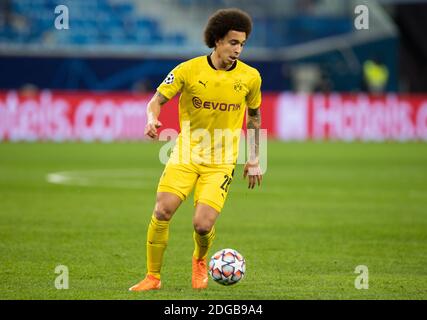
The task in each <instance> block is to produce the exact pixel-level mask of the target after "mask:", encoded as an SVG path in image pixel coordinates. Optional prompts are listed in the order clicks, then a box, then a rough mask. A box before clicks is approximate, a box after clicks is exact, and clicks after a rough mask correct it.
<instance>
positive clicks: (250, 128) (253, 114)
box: [243, 108, 262, 189]
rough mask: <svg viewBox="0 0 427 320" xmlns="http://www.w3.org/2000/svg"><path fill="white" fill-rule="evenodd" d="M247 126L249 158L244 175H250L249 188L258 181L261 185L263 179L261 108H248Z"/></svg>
mask: <svg viewBox="0 0 427 320" xmlns="http://www.w3.org/2000/svg"><path fill="white" fill-rule="evenodd" d="M246 128H247V132H246V136H247V141H248V148H249V160H248V161H247V162H246V165H245V168H244V170H243V177H244V178H246V176H248V179H249V184H248V188H250V189H253V188H254V187H255V182H258V186H259V185H260V184H261V181H262V174H261V169H260V166H259V136H260V135H259V131H260V128H261V112H260V109H259V108H256V109H251V108H248V114H247V123H246Z"/></svg>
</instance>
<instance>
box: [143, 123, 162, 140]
mask: <svg viewBox="0 0 427 320" xmlns="http://www.w3.org/2000/svg"><path fill="white" fill-rule="evenodd" d="M161 126H162V123H161V122H160V121H159V120H157V119H153V120H151V121H148V122H147V124H146V125H145V129H144V134H145V135H146V136H148V137H150V138H152V139H156V138H157V129H158V128H160V127H161Z"/></svg>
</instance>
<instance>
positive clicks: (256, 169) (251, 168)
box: [243, 161, 262, 189]
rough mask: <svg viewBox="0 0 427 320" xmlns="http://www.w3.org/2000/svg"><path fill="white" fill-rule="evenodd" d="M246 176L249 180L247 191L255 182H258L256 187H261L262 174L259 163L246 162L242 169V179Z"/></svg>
mask: <svg viewBox="0 0 427 320" xmlns="http://www.w3.org/2000/svg"><path fill="white" fill-rule="evenodd" d="M246 176H247V177H248V179H249V181H248V182H249V183H248V189H253V188H254V187H255V182H258V186H260V185H261V181H262V174H261V168H260V166H259V163H258V162H256V163H251V162H249V161H248V162H246V164H245V167H244V169H243V179H246Z"/></svg>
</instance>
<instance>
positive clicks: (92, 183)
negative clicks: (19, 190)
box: [46, 168, 162, 189]
mask: <svg viewBox="0 0 427 320" xmlns="http://www.w3.org/2000/svg"><path fill="white" fill-rule="evenodd" d="M161 173H162V171H161V169H158V168H156V169H154V168H149V169H96V170H84V171H61V172H52V173H49V174H47V175H46V181H47V182H49V183H53V184H59V185H67V186H80V187H104V188H123V189H144V188H154V187H155V184H156V183H157V181H158V179H159V178H160V175H161Z"/></svg>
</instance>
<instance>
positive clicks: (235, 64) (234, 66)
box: [206, 54, 237, 71]
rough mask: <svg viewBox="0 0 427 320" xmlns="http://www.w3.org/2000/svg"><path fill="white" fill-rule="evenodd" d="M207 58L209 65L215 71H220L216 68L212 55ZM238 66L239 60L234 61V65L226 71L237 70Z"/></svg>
mask: <svg viewBox="0 0 427 320" xmlns="http://www.w3.org/2000/svg"><path fill="white" fill-rule="evenodd" d="M206 57H207V58H208V63H209V65H210V66H211V68H212V69H214V70H218V69H217V68H215V66H214V65H213V63H212V59H211V55H210V54H208V55H207V56H206ZM236 66H237V60H236V61H234V63H233V64H232V65H231V67H230V68H229V69H227V70H225V71H231V70H233V69H235V68H236Z"/></svg>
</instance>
